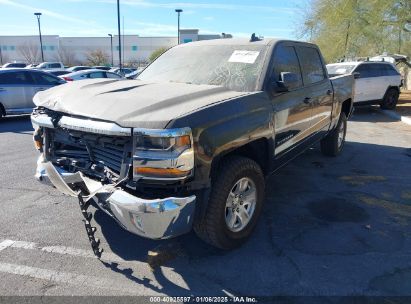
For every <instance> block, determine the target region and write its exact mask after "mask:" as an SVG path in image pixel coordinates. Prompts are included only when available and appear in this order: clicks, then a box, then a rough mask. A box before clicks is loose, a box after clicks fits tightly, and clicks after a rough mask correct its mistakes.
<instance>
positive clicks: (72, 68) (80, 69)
mask: <svg viewBox="0 0 411 304" xmlns="http://www.w3.org/2000/svg"><path fill="white" fill-rule="evenodd" d="M90 69H91V67H89V66H85V65H77V66H73V67H71V68H68V69H67V71H69V72H70V73H72V72H78V71H84V70H90Z"/></svg>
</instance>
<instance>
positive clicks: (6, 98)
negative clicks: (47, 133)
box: [0, 68, 65, 118]
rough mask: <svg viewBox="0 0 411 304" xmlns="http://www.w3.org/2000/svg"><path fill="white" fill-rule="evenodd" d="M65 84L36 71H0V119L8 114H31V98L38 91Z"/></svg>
mask: <svg viewBox="0 0 411 304" xmlns="http://www.w3.org/2000/svg"><path fill="white" fill-rule="evenodd" d="M62 83H65V81H64V80H61V79H59V78H57V77H55V76H53V75H50V74H48V73H44V72H42V71H37V70H26V69H19V68H17V69H4V70H0V118H1V117H2V116H5V115H8V114H23V113H31V112H32V111H33V108H34V103H33V96H34V95H35V94H36V93H37V92H40V91H44V90H47V89H48V88H51V87H53V86H56V85H60V84H62Z"/></svg>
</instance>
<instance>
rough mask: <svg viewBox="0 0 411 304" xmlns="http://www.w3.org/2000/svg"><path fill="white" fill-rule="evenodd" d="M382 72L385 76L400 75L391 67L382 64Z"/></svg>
mask: <svg viewBox="0 0 411 304" xmlns="http://www.w3.org/2000/svg"><path fill="white" fill-rule="evenodd" d="M383 70H384V75H385V76H398V75H400V73H398V71H397V70H396V69H395V68H394V67H393V66H391V65H389V64H383Z"/></svg>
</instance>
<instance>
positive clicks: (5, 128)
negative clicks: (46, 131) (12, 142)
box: [0, 115, 33, 133]
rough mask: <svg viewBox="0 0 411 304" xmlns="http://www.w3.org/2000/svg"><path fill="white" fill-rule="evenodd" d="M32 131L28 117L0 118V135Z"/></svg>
mask: <svg viewBox="0 0 411 304" xmlns="http://www.w3.org/2000/svg"><path fill="white" fill-rule="evenodd" d="M31 131H33V126H32V125H31V122H30V115H20V116H6V117H3V118H0V133H5V132H11V133H25V132H31Z"/></svg>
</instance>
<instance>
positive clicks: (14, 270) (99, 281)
mask: <svg viewBox="0 0 411 304" xmlns="http://www.w3.org/2000/svg"><path fill="white" fill-rule="evenodd" d="M0 272H2V273H8V274H15V275H20V276H25V277H30V278H35V279H40V280H47V281H52V282H56V283H64V284H70V285H75V286H84V287H92V288H100V289H109V290H114V291H120V292H123V293H124V292H127V293H132V294H141V293H142V289H143V287H142V286H140V285H139V284H135V283H134V284H131V283H128V284H119V282H118V281H117V280H110V279H106V278H102V277H97V276H86V275H82V274H74V273H70V272H61V271H54V270H49V269H43V268H37V267H31V266H26V265H18V264H10V263H2V262H0Z"/></svg>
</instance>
